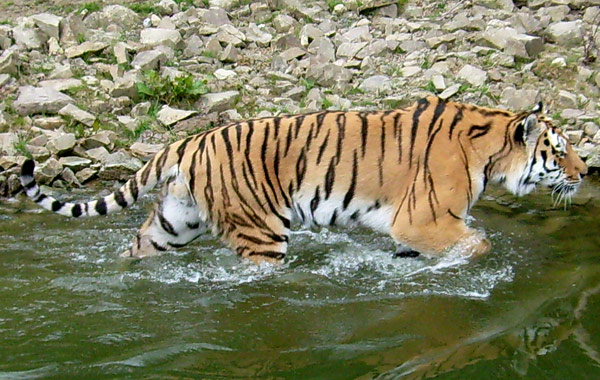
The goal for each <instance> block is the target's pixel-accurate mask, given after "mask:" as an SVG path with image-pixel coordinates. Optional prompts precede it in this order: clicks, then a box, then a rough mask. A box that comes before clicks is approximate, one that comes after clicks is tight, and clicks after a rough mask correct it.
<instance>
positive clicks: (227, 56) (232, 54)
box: [219, 44, 240, 62]
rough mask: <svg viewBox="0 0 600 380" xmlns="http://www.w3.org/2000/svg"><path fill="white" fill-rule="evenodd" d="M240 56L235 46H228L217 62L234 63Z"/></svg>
mask: <svg viewBox="0 0 600 380" xmlns="http://www.w3.org/2000/svg"><path fill="white" fill-rule="evenodd" d="M239 56H240V51H239V49H238V48H236V47H235V46H233V45H231V44H229V45H227V47H226V48H225V49H223V51H222V52H221V54H219V61H221V62H236V61H237V60H238V58H239Z"/></svg>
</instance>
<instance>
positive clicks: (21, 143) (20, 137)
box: [13, 133, 32, 158]
mask: <svg viewBox="0 0 600 380" xmlns="http://www.w3.org/2000/svg"><path fill="white" fill-rule="evenodd" d="M28 142H29V139H28V138H27V137H26V136H25V135H24V134H21V133H19V134H17V141H15V143H14V144H13V148H15V150H16V151H17V153H19V154H20V155H21V156H26V157H28V158H32V157H31V153H29V151H28V150H27V148H26V146H27V143H28Z"/></svg>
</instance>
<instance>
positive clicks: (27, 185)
mask: <svg viewBox="0 0 600 380" xmlns="http://www.w3.org/2000/svg"><path fill="white" fill-rule="evenodd" d="M36 185H37V183H36V182H35V180H31V181H30V182H29V183H27V184H26V185H23V188H25V191H27V190H31V189H32V188H34V187H35V186H36Z"/></svg>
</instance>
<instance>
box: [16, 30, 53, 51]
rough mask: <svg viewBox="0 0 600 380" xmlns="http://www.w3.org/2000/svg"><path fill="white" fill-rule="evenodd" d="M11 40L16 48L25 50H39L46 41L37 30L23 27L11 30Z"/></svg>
mask: <svg viewBox="0 0 600 380" xmlns="http://www.w3.org/2000/svg"><path fill="white" fill-rule="evenodd" d="M13 38H14V40H15V42H16V44H17V45H18V46H21V47H23V48H25V49H40V48H41V47H42V46H43V45H44V42H46V39H47V38H45V37H44V36H43V35H42V34H41V33H39V32H38V31H37V30H35V29H30V28H26V27H23V26H16V27H14V28H13Z"/></svg>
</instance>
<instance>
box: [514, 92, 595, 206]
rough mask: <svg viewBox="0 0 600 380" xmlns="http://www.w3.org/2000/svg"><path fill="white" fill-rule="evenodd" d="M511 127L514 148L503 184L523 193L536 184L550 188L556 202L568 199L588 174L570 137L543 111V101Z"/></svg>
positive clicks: (517, 192) (520, 193) (515, 191)
mask: <svg viewBox="0 0 600 380" xmlns="http://www.w3.org/2000/svg"><path fill="white" fill-rule="evenodd" d="M511 130H512V136H510V138H512V147H513V152H512V154H509V155H508V157H507V158H509V162H510V163H509V164H508V165H506V166H505V168H506V169H507V171H506V172H505V173H504V178H503V182H504V184H505V186H506V188H507V189H508V190H509V191H511V192H512V193H514V194H516V195H525V194H528V193H530V192H531V191H533V190H534V189H535V187H536V185H538V184H539V185H542V186H547V187H549V188H551V189H552V194H553V196H556V203H559V202H562V201H563V200H564V201H565V202H568V201H569V200H570V198H571V196H572V195H573V194H575V192H576V191H577V189H578V187H579V185H580V184H581V181H582V179H583V177H584V176H585V175H586V174H587V166H586V165H585V163H584V162H583V160H582V159H581V158H579V156H578V155H577V153H576V152H575V151H574V150H573V147H572V146H571V143H570V142H569V139H568V138H567V137H566V136H565V135H564V134H563V133H562V132H561V131H560V129H559V128H557V127H556V126H555V125H554V123H553V122H552V120H551V119H549V118H548V117H546V116H545V115H544V114H543V113H542V104H541V103H539V104H538V105H537V106H536V107H535V108H534V110H533V111H531V112H530V113H527V114H523V117H522V118H521V119H520V120H519V121H518V122H517V123H516V125H514V126H513V127H512V128H510V129H509V133H510V131H511ZM511 156H512V157H511Z"/></svg>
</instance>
